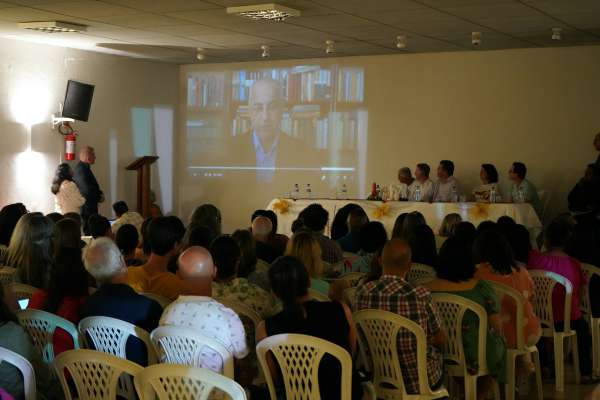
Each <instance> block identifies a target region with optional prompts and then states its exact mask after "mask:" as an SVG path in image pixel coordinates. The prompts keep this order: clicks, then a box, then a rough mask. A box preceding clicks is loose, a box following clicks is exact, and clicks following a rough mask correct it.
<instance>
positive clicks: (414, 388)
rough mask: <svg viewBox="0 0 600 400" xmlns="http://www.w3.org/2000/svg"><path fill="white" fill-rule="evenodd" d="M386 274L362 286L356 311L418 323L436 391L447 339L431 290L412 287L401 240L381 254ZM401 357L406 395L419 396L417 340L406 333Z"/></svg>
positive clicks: (401, 342) (401, 337)
mask: <svg viewBox="0 0 600 400" xmlns="http://www.w3.org/2000/svg"><path fill="white" fill-rule="evenodd" d="M381 262H382V264H383V275H382V276H381V277H380V278H379V279H377V280H373V281H370V282H368V283H365V284H364V285H362V286H359V287H358V289H357V290H356V309H357V310H363V309H375V310H384V311H389V312H393V313H396V314H398V315H401V316H403V317H406V318H408V319H410V320H412V321H413V322H415V323H417V324H419V326H421V328H423V332H424V333H425V337H426V339H427V376H428V377H429V385H430V386H431V387H432V388H433V389H437V388H439V387H441V385H442V383H443V356H442V352H441V349H440V347H441V346H442V344H443V343H444V340H445V336H444V332H443V330H442V323H441V320H440V317H439V315H438V313H437V309H436V308H435V305H434V304H433V301H432V299H431V295H430V293H429V291H428V290H427V289H425V288H423V287H421V286H413V285H412V284H410V283H409V282H407V281H406V279H405V277H406V274H407V273H408V271H409V270H410V265H411V254H410V247H409V246H408V244H407V243H406V242H404V241H403V240H401V239H392V240H391V241H389V242H388V243H387V244H386V245H385V247H384V248H383V252H382V255H381ZM397 342H398V358H399V360H400V367H401V369H402V375H403V378H404V386H405V388H406V392H407V393H411V394H415V393H418V390H419V389H418V388H419V381H418V375H417V371H418V368H417V354H416V353H417V352H416V348H417V346H416V340H415V338H414V336H413V335H412V334H411V333H408V332H406V331H405V330H400V331H399V332H398V338H397Z"/></svg>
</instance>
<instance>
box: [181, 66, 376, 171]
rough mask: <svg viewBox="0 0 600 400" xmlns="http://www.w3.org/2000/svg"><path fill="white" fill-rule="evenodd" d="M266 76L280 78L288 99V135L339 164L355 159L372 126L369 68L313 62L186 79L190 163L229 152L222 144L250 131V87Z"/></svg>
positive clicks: (198, 74)
mask: <svg viewBox="0 0 600 400" xmlns="http://www.w3.org/2000/svg"><path fill="white" fill-rule="evenodd" d="M264 78H271V79H274V80H277V81H279V82H281V85H282V88H283V93H284V97H285V111H284V113H283V116H282V122H281V129H282V131H283V132H284V133H286V134H288V135H290V136H292V137H295V138H298V139H300V140H302V141H304V142H305V143H307V144H308V145H310V146H311V147H312V148H314V149H316V150H328V153H329V154H331V155H332V157H331V159H330V161H331V162H332V163H334V164H335V163H336V161H338V160H342V159H343V160H348V159H353V160H354V161H355V162H356V160H357V155H356V153H357V151H358V143H359V135H363V138H364V139H365V140H366V129H367V111H366V109H365V107H364V86H365V82H364V69H363V68H359V67H345V66H330V67H320V66H317V65H308V66H296V67H289V68H274V69H260V70H251V71H247V70H237V71H224V72H190V73H189V74H188V83H187V91H188V93H187V106H188V118H187V135H188V138H187V139H188V145H189V146H188V151H189V152H190V154H189V156H190V157H191V158H188V160H190V165H194V164H197V163H196V162H194V161H192V160H193V159H194V155H195V156H197V152H198V150H200V152H202V153H205V152H211V153H212V154H215V153H216V154H219V153H223V154H225V152H226V149H225V148H224V146H223V145H222V144H223V143H224V141H225V140H227V137H228V136H237V135H241V134H247V133H249V132H250V131H251V129H252V128H251V121H250V112H249V108H248V100H249V96H250V87H251V86H252V85H253V84H254V82H256V81H257V80H259V79H264ZM338 153H339V154H338ZM344 154H345V156H344ZM355 162H354V163H353V164H355ZM353 166H354V165H353Z"/></svg>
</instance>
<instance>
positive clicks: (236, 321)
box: [160, 246, 249, 373]
mask: <svg viewBox="0 0 600 400" xmlns="http://www.w3.org/2000/svg"><path fill="white" fill-rule="evenodd" d="M178 264H179V268H178V272H177V274H178V275H179V277H180V278H181V279H183V280H185V281H189V282H191V283H192V284H193V283H195V282H200V283H201V285H200V289H202V288H205V287H210V286H211V284H212V280H213V279H214V278H215V276H216V273H217V271H216V269H215V266H214V265H213V260H212V257H211V255H210V253H209V252H208V250H206V249H205V248H203V247H197V246H193V247H190V248H188V249H187V250H185V251H184V252H183V253H181V255H180V256H179V260H178ZM160 325H161V326H165V325H166V326H180V327H186V328H191V329H193V330H194V331H196V332H198V333H200V334H202V335H204V336H208V337H210V338H213V339H216V340H218V341H219V342H220V343H222V344H223V346H225V347H226V348H227V350H229V351H230V352H231V354H232V355H233V356H234V357H235V358H238V359H239V358H243V357H245V356H246V355H247V354H248V352H249V349H248V347H247V345H246V337H245V334H244V326H243V325H242V322H241V321H240V318H239V317H238V315H237V314H236V313H235V312H233V311H232V310H230V309H229V308H227V307H225V306H223V305H222V304H221V303H219V302H217V301H216V300H214V299H212V298H210V297H205V296H179V297H178V298H177V300H175V301H174V302H172V303H171V304H169V306H168V307H167V308H165V310H164V312H163V314H162V317H161V319H160ZM201 357H202V360H201V364H202V366H203V367H204V368H208V369H210V370H211V371H214V372H217V373H220V372H221V370H222V368H223V362H222V359H221V357H220V356H219V354H217V353H215V352H214V351H212V350H211V349H208V348H205V349H204V350H202V351H201Z"/></svg>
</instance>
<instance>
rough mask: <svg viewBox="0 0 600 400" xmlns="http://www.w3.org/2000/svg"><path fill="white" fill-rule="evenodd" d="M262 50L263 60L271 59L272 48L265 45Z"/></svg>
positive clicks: (261, 47)
mask: <svg viewBox="0 0 600 400" xmlns="http://www.w3.org/2000/svg"><path fill="white" fill-rule="evenodd" d="M260 49H261V50H262V54H261V55H260V56H261V57H262V58H269V57H271V48H270V47H269V46H267V45H266V44H263V45H262V46H260Z"/></svg>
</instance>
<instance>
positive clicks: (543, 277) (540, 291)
mask: <svg viewBox="0 0 600 400" xmlns="http://www.w3.org/2000/svg"><path fill="white" fill-rule="evenodd" d="M529 275H530V276H531V279H532V280H533V286H534V289H535V296H534V298H533V311H534V312H535V315H537V316H538V318H539V319H540V322H541V323H542V325H545V326H546V328H545V330H546V331H548V330H549V331H554V313H553V310H552V292H553V291H554V288H555V287H556V285H562V286H563V287H564V288H565V307H564V314H563V315H564V318H563V321H564V332H569V331H570V330H571V296H572V294H573V285H572V284H571V282H570V281H569V280H568V279H567V278H565V277H564V276H562V275H559V274H556V273H554V272H548V271H543V270H538V269H532V270H529Z"/></svg>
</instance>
